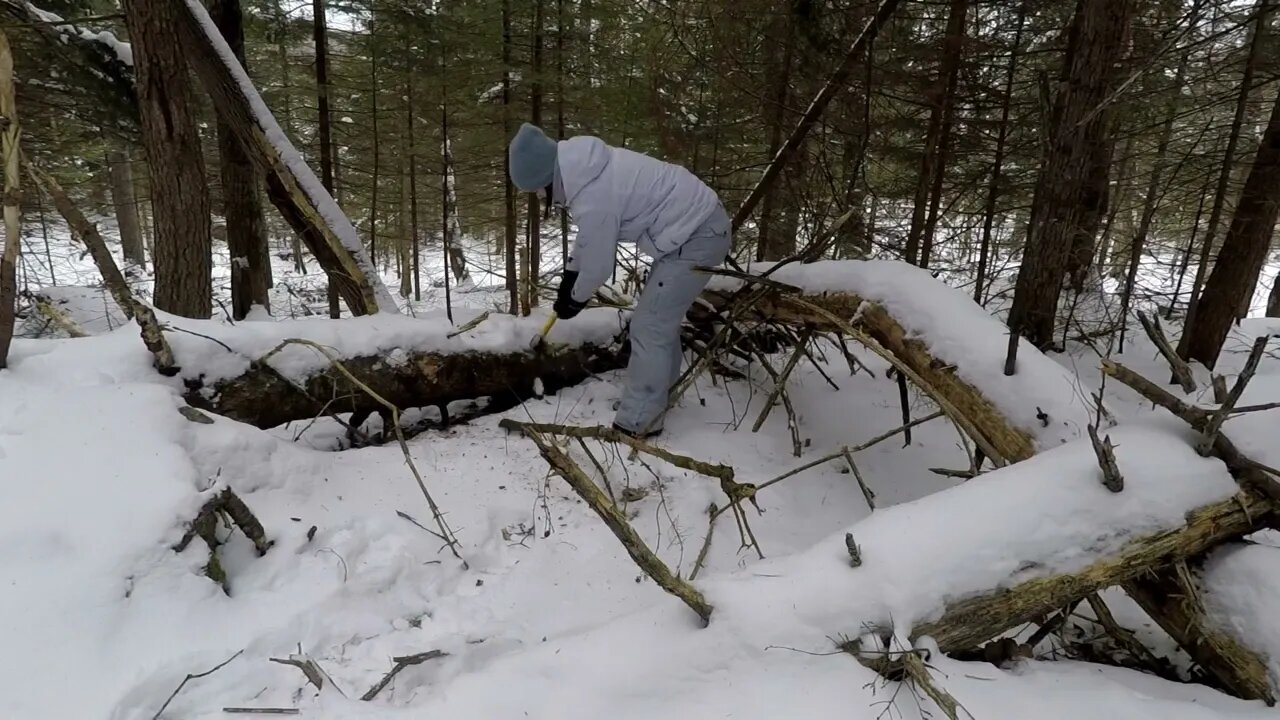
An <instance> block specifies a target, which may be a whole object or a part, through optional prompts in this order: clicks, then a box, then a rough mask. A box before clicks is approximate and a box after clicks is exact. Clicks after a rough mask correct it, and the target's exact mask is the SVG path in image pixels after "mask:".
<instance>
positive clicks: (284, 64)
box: [272, 0, 307, 273]
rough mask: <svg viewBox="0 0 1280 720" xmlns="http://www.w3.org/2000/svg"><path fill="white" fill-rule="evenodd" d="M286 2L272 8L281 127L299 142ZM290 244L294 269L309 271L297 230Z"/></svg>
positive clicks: (281, 0) (278, 0) (290, 138)
mask: <svg viewBox="0 0 1280 720" xmlns="http://www.w3.org/2000/svg"><path fill="white" fill-rule="evenodd" d="M284 3H285V0H276V3H275V4H274V5H273V6H272V9H273V10H274V11H275V12H274V15H273V17H272V23H273V29H274V32H275V39H276V47H275V51H276V62H277V63H279V65H280V84H281V86H282V88H283V92H282V93H281V96H282V101H281V104H282V107H281V117H280V125H281V128H282V129H283V130H284V132H285V134H286V135H288V137H289V140H290V141H292V142H293V143H295V144H296V143H297V142H298V133H297V132H295V131H294V129H293V92H292V87H291V84H290V78H289V74H290V73H289V15H288V11H287V10H286V8H285V7H284ZM290 236H291V237H290V244H291V245H292V250H293V269H294V272H297V273H305V272H306V271H307V261H306V258H305V256H304V255H303V254H302V233H300V232H297V231H296V230H295V231H294V232H292V233H290Z"/></svg>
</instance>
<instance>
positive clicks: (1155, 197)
mask: <svg viewBox="0 0 1280 720" xmlns="http://www.w3.org/2000/svg"><path fill="white" fill-rule="evenodd" d="M1190 59H1191V51H1189V50H1188V51H1186V52H1184V53H1183V54H1182V59H1181V60H1179V61H1178V70H1177V71H1176V72H1175V73H1174V77H1173V86H1172V87H1171V88H1170V90H1171V91H1172V94H1173V97H1172V98H1171V99H1170V100H1169V110H1168V114H1166V115H1165V117H1164V127H1163V128H1162V129H1161V130H1160V141H1159V143H1158V144H1157V145H1156V156H1155V159H1153V160H1152V161H1151V179H1150V180H1148V181H1147V194H1146V197H1145V198H1143V201H1142V219H1141V220H1139V221H1138V232H1137V234H1135V235H1134V236H1133V243H1132V244H1131V245H1130V247H1129V272H1128V274H1127V275H1126V276H1125V280H1124V290H1123V292H1122V293H1121V296H1120V298H1121V299H1120V318H1121V320H1120V344H1119V351H1120V352H1124V337H1125V330H1127V329H1128V325H1129V323H1128V318H1129V306H1130V304H1131V303H1132V302H1133V286H1134V283H1136V282H1137V280H1138V265H1139V264H1141V262H1142V260H1141V259H1142V251H1143V249H1144V248H1145V247H1146V245H1147V233H1149V232H1150V231H1151V222H1152V220H1154V219H1155V216H1156V209H1157V205H1158V203H1159V197H1160V181H1161V178H1162V177H1163V176H1164V158H1165V155H1166V154H1167V153H1168V152H1169V142H1170V140H1172V139H1173V123H1174V121H1175V120H1177V118H1178V108H1179V107H1180V106H1181V104H1182V103H1180V102H1179V100H1180V99H1181V97H1182V81H1183V80H1184V79H1185V78H1186V75H1187V63H1188V62H1189V61H1190Z"/></svg>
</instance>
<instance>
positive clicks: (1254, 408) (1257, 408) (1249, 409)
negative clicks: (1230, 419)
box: [1231, 402, 1280, 415]
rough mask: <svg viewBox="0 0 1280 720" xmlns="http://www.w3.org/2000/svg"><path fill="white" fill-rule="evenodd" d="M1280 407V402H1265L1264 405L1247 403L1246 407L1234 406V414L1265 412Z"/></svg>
mask: <svg viewBox="0 0 1280 720" xmlns="http://www.w3.org/2000/svg"><path fill="white" fill-rule="evenodd" d="M1276 408H1280V402H1271V403H1263V404H1262V405H1245V406H1244V407H1238V408H1234V409H1233V410H1232V411H1231V414H1232V415H1243V414H1245V413H1255V412H1264V411H1266V410H1275V409H1276Z"/></svg>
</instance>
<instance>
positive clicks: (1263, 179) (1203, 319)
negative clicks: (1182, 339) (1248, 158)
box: [1187, 95, 1280, 369]
mask: <svg viewBox="0 0 1280 720" xmlns="http://www.w3.org/2000/svg"><path fill="white" fill-rule="evenodd" d="M1278 213H1280V95H1278V96H1277V97H1276V100H1275V102H1274V104H1273V105H1272V107H1271V118H1270V120H1268V122H1267V129H1266V132H1264V133H1263V134H1262V141H1261V142H1260V143H1259V144H1258V152H1257V154H1256V155H1255V156H1254V159H1253V167H1252V168H1251V169H1250V170H1249V178H1248V179H1247V180H1245V183H1244V190H1242V191H1241V193H1240V200H1239V202H1237V203H1236V211H1235V216H1234V217H1232V219H1231V227H1230V229H1228V230H1227V237H1226V240H1224V241H1223V243H1222V250H1220V251H1219V252H1218V261H1217V262H1216V263H1214V266H1213V272H1212V273H1210V275H1209V280H1208V281H1207V282H1206V283H1205V286H1204V294H1203V295H1202V296H1201V297H1200V307H1199V310H1198V315H1197V318H1196V324H1195V327H1193V328H1192V329H1191V339H1190V341H1189V342H1188V345H1187V351H1188V358H1189V359H1191V360H1199V361H1200V362H1201V363H1203V364H1204V366H1205V367H1207V368H1209V369H1213V366H1214V364H1215V363H1216V362H1217V360H1218V353H1219V352H1221V350H1222V343H1223V342H1224V341H1225V340H1226V339H1227V333H1228V332H1229V331H1230V330H1231V324H1232V323H1233V322H1234V321H1235V319H1236V311H1237V309H1238V308H1239V307H1240V303H1241V302H1243V301H1244V299H1245V298H1246V297H1247V296H1248V295H1249V294H1251V293H1252V292H1253V288H1254V285H1255V284H1256V276H1255V275H1254V274H1253V273H1254V268H1255V267H1261V266H1262V263H1263V262H1264V261H1265V260H1266V256H1267V250H1268V249H1269V248H1270V247H1271V236H1272V235H1273V234H1274V233H1275V228H1276V217H1277V214H1278ZM1251 279H1253V280H1254V282H1252V283H1251V282H1249V281H1250V280H1251Z"/></svg>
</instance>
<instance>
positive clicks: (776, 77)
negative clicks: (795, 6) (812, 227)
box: [756, 0, 796, 260]
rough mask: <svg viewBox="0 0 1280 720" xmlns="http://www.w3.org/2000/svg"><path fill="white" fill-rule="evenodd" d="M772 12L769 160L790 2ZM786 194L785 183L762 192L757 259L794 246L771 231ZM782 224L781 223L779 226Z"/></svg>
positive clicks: (782, 84) (777, 131)
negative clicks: (773, 15)
mask: <svg viewBox="0 0 1280 720" xmlns="http://www.w3.org/2000/svg"><path fill="white" fill-rule="evenodd" d="M776 6H777V7H776V9H775V10H774V12H775V13H776V15H775V17H774V20H773V22H772V23H771V27H770V29H769V32H768V37H767V39H766V43H765V48H766V50H765V52H766V53H767V55H766V57H765V77H766V78H772V82H773V86H772V89H771V90H770V91H769V107H768V119H767V121H766V122H767V123H768V125H767V128H766V132H768V136H769V150H768V154H769V157H775V156H776V155H777V154H778V150H779V149H781V147H782V132H783V126H784V125H785V124H786V121H787V98H788V96H789V95H790V94H791V93H790V90H791V66H792V63H793V60H794V57H795V45H796V43H795V35H796V34H795V28H794V27H793V26H792V22H791V0H777V3H776ZM787 192H788V188H787V187H786V186H785V183H784V184H782V185H775V186H774V187H773V189H772V190H771V191H770V192H768V193H766V194H765V196H764V198H763V200H762V202H761V203H760V218H759V223H758V225H757V227H758V229H759V236H758V238H757V240H756V243H757V245H756V259H757V260H780V259H782V258H783V257H784V256H786V255H787V254H788V253H787V249H788V247H791V248H794V247H795V237H794V236H792V237H791V238H790V239H788V238H787V237H785V235H786V234H787V230H786V228H785V227H782V228H775V227H774V223H775V221H776V219H777V211H778V205H779V204H780V203H779V201H781V200H783V196H784V195H786V194H787ZM783 224H784V225H785V224H786V223H785V221H784V223H783Z"/></svg>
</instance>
